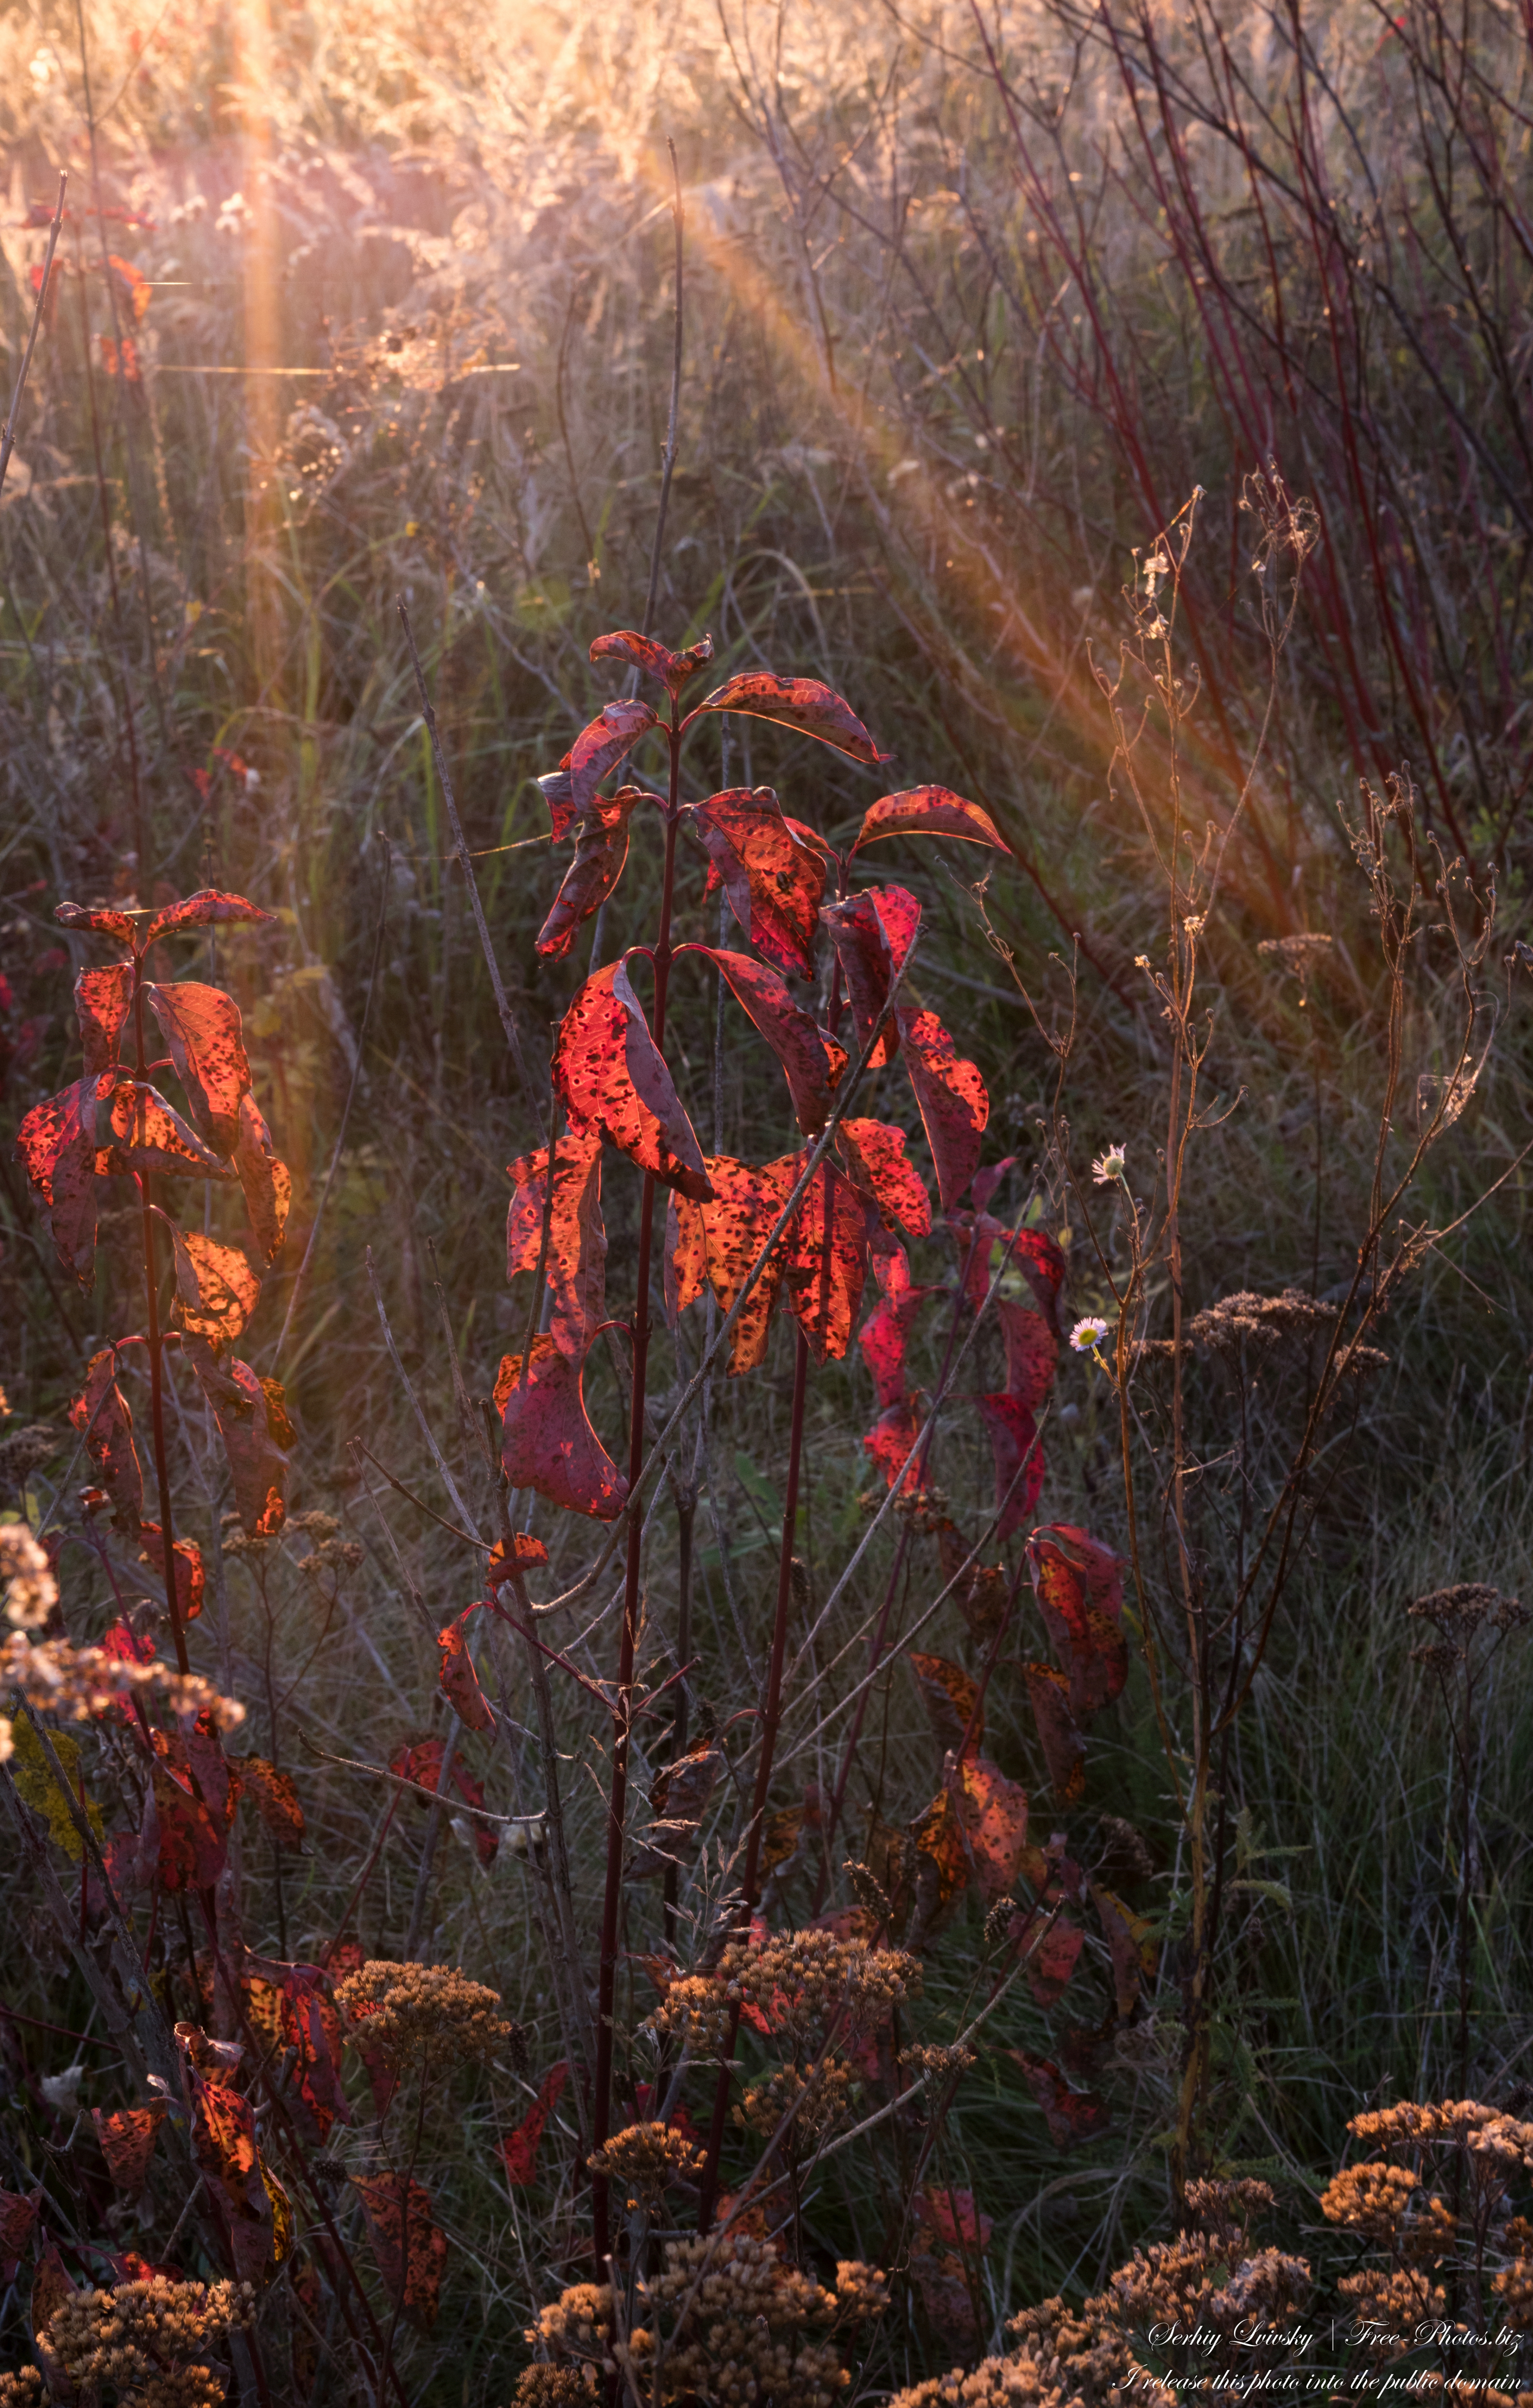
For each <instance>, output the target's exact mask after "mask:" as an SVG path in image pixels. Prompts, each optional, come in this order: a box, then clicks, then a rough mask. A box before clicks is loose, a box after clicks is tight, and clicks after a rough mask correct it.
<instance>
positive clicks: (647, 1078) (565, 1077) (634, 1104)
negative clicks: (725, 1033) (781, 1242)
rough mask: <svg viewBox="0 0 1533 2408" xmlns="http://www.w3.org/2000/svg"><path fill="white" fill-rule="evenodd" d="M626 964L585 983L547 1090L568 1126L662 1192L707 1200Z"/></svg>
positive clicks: (698, 1157)
mask: <svg viewBox="0 0 1533 2408" xmlns="http://www.w3.org/2000/svg"><path fill="white" fill-rule="evenodd" d="M627 960H628V956H627V955H626V954H625V955H624V956H623V960H622V961H617V962H609V964H608V966H607V968H605V969H600V970H597V971H596V972H595V976H594V977H592V978H588V979H587V981H586V982H585V984H584V986H582V987H581V989H580V993H579V995H578V996H576V997H575V1000H574V1002H573V1003H572V1004H571V1005H570V1007H569V1010H568V1011H566V1014H565V1016H564V1018H563V1020H562V1021H561V1022H560V1023H559V1035H558V1039H557V1042H556V1043H555V1046H554V1049H553V1067H552V1076H553V1088H554V1093H555V1094H556V1095H557V1096H558V1097H559V1099H560V1101H561V1103H563V1105H564V1107H565V1109H566V1111H567V1112H568V1113H569V1115H570V1117H571V1119H572V1120H574V1121H577V1122H589V1123H590V1124H591V1125H592V1126H593V1127H595V1128H596V1129H599V1131H600V1132H601V1134H602V1136H603V1137H605V1138H606V1139H607V1140H608V1142H609V1144H611V1145H615V1146H616V1147H617V1148H618V1150H619V1152H620V1153H622V1154H627V1156H628V1157H629V1160H630V1161H632V1162H637V1163H638V1167H639V1168H640V1170H647V1171H649V1172H650V1173H651V1174H652V1176H653V1177H654V1178H656V1179H658V1180H659V1181H661V1182H662V1183H663V1184H664V1185H665V1186H666V1187H680V1188H681V1192H682V1194H683V1195H686V1196H695V1197H697V1198H698V1200H699V1201H701V1200H702V1199H703V1198H704V1197H707V1196H709V1195H711V1193H712V1190H711V1188H710V1187H709V1183H708V1175H707V1173H706V1171H705V1170H704V1168H703V1156H702V1150H701V1148H700V1147H699V1145H698V1143H697V1139H696V1135H695V1131H694V1129H693V1125H692V1123H691V1122H690V1121H689V1120H688V1118H687V1116H686V1113H685V1112H684V1111H682V1109H681V1099H680V1097H678V1095H677V1092H676V1089H675V1087H674V1086H673V1084H672V1083H671V1074H670V1072H669V1071H668V1070H667V1069H666V1064H665V1060H664V1058H663V1056H662V1054H660V1051H659V1049H658V1047H657V1046H656V1044H655V1042H654V1039H653V1038H652V1036H651V1035H650V1030H649V1024H648V1023H647V1021H646V1020H645V1017H644V1014H643V1011H642V1010H641V1009H640V1006H639V1001H638V996H636V995H635V993H634V990H633V988H632V986H631V985H630V984H629V982H628V972H627V967H626V965H627Z"/></svg>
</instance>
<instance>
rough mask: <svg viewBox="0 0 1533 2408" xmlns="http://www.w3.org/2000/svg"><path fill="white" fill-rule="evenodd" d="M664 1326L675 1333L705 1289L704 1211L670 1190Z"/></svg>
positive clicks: (706, 1254)
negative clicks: (680, 1318)
mask: <svg viewBox="0 0 1533 2408" xmlns="http://www.w3.org/2000/svg"><path fill="white" fill-rule="evenodd" d="M710 1168H711V1166H710ZM664 1279H665V1291H666V1327H667V1329H671V1330H674V1329H675V1327H676V1323H677V1317H678V1315H679V1314H681V1313H683V1312H685V1311H686V1309H687V1307H688V1305H689V1304H695V1303H696V1301H697V1298H698V1297H700V1296H701V1295H702V1292H703V1290H704V1288H705V1287H707V1285H708V1233H707V1231H706V1229H705V1228H704V1226H703V1208H702V1206H701V1205H700V1204H695V1203H694V1202H693V1201H692V1198H691V1197H690V1196H678V1194H677V1192H676V1190H675V1188H674V1187H673V1188H672V1189H671V1191H670V1193H669V1195H668V1196H667V1197H666V1252H665V1263H664Z"/></svg>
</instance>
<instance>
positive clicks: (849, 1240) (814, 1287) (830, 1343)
mask: <svg viewBox="0 0 1533 2408" xmlns="http://www.w3.org/2000/svg"><path fill="white" fill-rule="evenodd" d="M806 1158H807V1157H806V1156H804V1155H803V1154H789V1155H788V1156H786V1157H785V1159H784V1160H783V1161H782V1162H781V1163H780V1164H779V1165H778V1166H777V1168H779V1170H780V1171H781V1176H782V1180H783V1188H784V1193H786V1192H787V1191H788V1190H789V1189H790V1188H791V1187H792V1186H793V1185H794V1183H795V1181H796V1180H797V1179H798V1178H799V1177H800V1176H801V1175H802V1172H803V1168H804V1164H805V1160H806ZM866 1281H867V1225H866V1223H865V1221H864V1219H863V1211H862V1207H861V1205H860V1204H859V1202H858V1200H857V1193H856V1190H855V1188H854V1187H852V1185H851V1183H850V1182H848V1181H847V1180H845V1179H843V1178H842V1176H841V1174H840V1172H839V1171H838V1169H836V1168H835V1166H834V1165H833V1164H831V1163H829V1162H822V1163H821V1165H820V1168H819V1169H818V1170H817V1171H816V1172H815V1174H814V1176H813V1178H812V1179H811V1180H810V1181H809V1185H808V1187H807V1188H806V1189H805V1190H804V1193H803V1196H802V1197H801V1198H800V1199H799V1204H798V1209H797V1211H795V1214H794V1217H793V1219H792V1221H791V1222H790V1223H789V1225H788V1228H787V1231H786V1233H785V1235H784V1238H783V1241H782V1288H783V1301H784V1302H785V1303H786V1305H787V1308H788V1311H789V1312H791V1313H792V1314H793V1316H794V1318H795V1321H796V1322H797V1324H798V1326H799V1327H800V1328H801V1329H802V1331H803V1333H804V1335H805V1337H806V1338H807V1339H808V1340H809V1352H810V1353H811V1355H813V1356H814V1359H815V1361H816V1362H817V1363H825V1362H832V1363H838V1362H839V1361H840V1360H841V1358H842V1356H843V1355H845V1353H846V1350H847V1348H848V1347H849V1346H850V1345H851V1343H852V1329H853V1328H854V1326H856V1319H857V1313H858V1311H859V1308H860V1307H861V1304H862V1293H863V1287H864V1285H865V1283H866Z"/></svg>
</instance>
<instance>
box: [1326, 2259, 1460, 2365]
mask: <svg viewBox="0 0 1533 2408" xmlns="http://www.w3.org/2000/svg"><path fill="white" fill-rule="evenodd" d="M1336 2287H1337V2290H1338V2293H1339V2294H1340V2298H1341V2300H1342V2301H1343V2302H1344V2304H1345V2305H1346V2306H1347V2307H1348V2308H1349V2309H1350V2310H1351V2313H1352V2315H1353V2316H1354V2319H1355V2321H1356V2323H1357V2324H1358V2325H1359V2326H1362V2325H1366V2326H1368V2327H1369V2328H1370V2329H1369V2330H1368V2332H1367V2333H1365V2334H1360V2335H1359V2336H1358V2337H1359V2339H1360V2340H1361V2341H1362V2343H1363V2346H1364V2347H1365V2348H1366V2349H1367V2350H1368V2351H1369V2352H1370V2353H1371V2354H1372V2355H1373V2356H1374V2357H1375V2358H1400V2357H1402V2356H1403V2355H1404V2353H1405V2352H1406V2350H1408V2349H1409V2348H1410V2347H1411V2337H1412V2335H1413V2333H1414V2331H1415V2328H1416V2327H1417V2325H1418V2324H1420V2323H1422V2322H1423V2321H1424V2320H1428V2319H1429V2320H1431V2321H1433V2322H1436V2321H1438V2320H1439V2319H1440V2318H1441V2317H1442V2316H1445V2315H1447V2313H1448V2294H1447V2292H1446V2291H1445V2290H1444V2289H1443V2286H1442V2285H1441V2284H1440V2283H1434V2282H1431V2281H1430V2280H1429V2279H1428V2278H1427V2276H1426V2275H1425V2274H1420V2273H1413V2272H1411V2271H1410V2270H1409V2269H1407V2268H1405V2267H1397V2268H1395V2269H1394V2270H1393V2271H1391V2269H1390V2268H1388V2267H1385V2266H1368V2267H1365V2268H1364V2269H1363V2272H1361V2273H1360V2274H1343V2275H1342V2277H1341V2279H1340V2282H1339V2283H1338V2285H1337V2286H1336Z"/></svg>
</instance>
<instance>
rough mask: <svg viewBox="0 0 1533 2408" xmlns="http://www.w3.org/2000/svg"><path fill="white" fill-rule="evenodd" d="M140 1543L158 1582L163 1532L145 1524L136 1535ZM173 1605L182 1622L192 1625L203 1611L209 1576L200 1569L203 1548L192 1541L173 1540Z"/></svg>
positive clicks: (161, 1572)
mask: <svg viewBox="0 0 1533 2408" xmlns="http://www.w3.org/2000/svg"><path fill="white" fill-rule="evenodd" d="M138 1536H139V1538H140V1539H141V1540H142V1541H143V1558H142V1559H143V1561H144V1562H145V1563H146V1564H152V1565H153V1567H154V1569H155V1570H156V1571H157V1572H158V1573H159V1575H160V1578H161V1580H162V1581H163V1580H164V1578H165V1533H164V1531H163V1530H162V1529H161V1527H160V1525H159V1523H158V1522H145V1523H143V1524H142V1525H141V1527H140V1528H139V1532H138ZM175 1552H176V1605H177V1609H178V1611H179V1614H180V1617H181V1620H182V1621H183V1622H195V1620H196V1618H197V1616H198V1614H199V1613H201V1612H202V1601H203V1598H204V1596H205V1594H206V1592H207V1587H208V1575H207V1573H206V1572H205V1571H204V1570H203V1563H202V1549H201V1548H200V1547H199V1546H198V1544H197V1542H196V1541H195V1539H178V1540H177V1541H176V1550H175Z"/></svg>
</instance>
